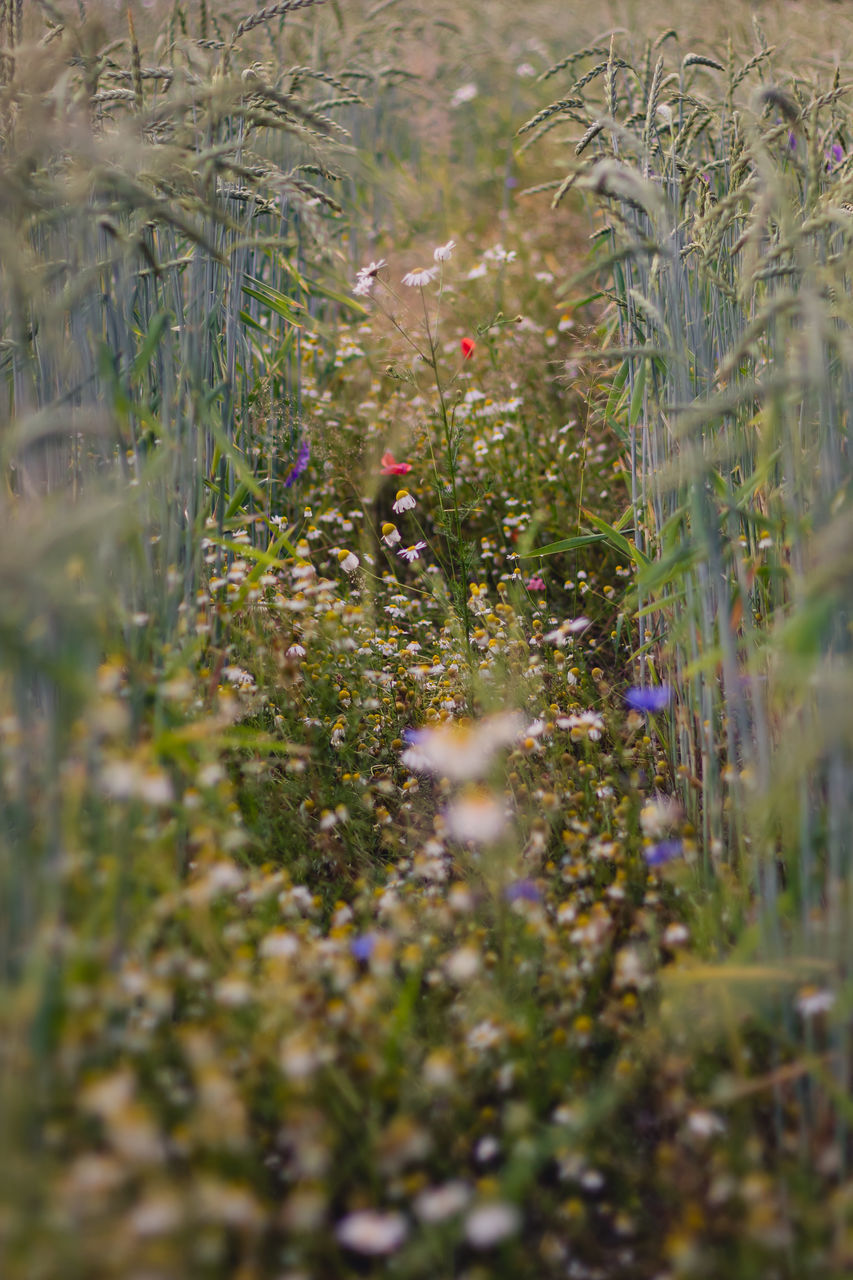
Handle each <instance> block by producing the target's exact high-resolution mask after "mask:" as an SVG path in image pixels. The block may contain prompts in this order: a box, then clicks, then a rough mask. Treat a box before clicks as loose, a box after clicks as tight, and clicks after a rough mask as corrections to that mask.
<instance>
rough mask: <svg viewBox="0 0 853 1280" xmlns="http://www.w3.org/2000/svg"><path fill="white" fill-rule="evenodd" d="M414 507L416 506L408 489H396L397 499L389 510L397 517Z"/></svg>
mask: <svg viewBox="0 0 853 1280" xmlns="http://www.w3.org/2000/svg"><path fill="white" fill-rule="evenodd" d="M414 506H416V503H415V500H414V498H413V497H412V495H411V494H410V493H409V491H408V489H398V490H397V497H396V498H395V500H394V502H393V504H392V506H391V510H392V511H394V512H396V514H397V515H398V516H399V515H401V514H402V513H403V512H404V511H411V510H412V508H413V507H414Z"/></svg>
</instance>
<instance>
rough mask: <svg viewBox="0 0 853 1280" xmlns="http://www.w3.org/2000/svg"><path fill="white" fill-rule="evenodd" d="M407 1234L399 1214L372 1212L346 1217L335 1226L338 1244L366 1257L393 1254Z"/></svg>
mask: <svg viewBox="0 0 853 1280" xmlns="http://www.w3.org/2000/svg"><path fill="white" fill-rule="evenodd" d="M407 1234H408V1227H407V1225H406V1219H405V1218H404V1217H403V1215H402V1214H401V1213H379V1212H378V1211H377V1210H376V1209H362V1210H361V1211H360V1212H359V1213H350V1214H347V1216H346V1217H345V1218H343V1219H341V1221H340V1222H339V1223H338V1225H337V1226H336V1227H335V1235H336V1236H337V1238H338V1243H339V1244H342V1245H343V1246H344V1248H345V1249H351V1250H352V1251H353V1253H363V1254H365V1255H366V1256H368V1257H381V1256H382V1255H383V1254H386V1253H393V1252H394V1251H395V1250H396V1249H399V1248H400V1245H401V1244H402V1243H403V1241H404V1240H405V1238H406V1236H407Z"/></svg>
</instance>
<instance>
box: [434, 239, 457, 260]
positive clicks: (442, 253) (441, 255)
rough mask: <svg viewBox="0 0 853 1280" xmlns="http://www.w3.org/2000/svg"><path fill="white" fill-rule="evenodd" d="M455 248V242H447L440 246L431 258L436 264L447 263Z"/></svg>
mask: <svg viewBox="0 0 853 1280" xmlns="http://www.w3.org/2000/svg"><path fill="white" fill-rule="evenodd" d="M455 248H456V241H455V240H448V242H447V244H440V245H439V246H438V248H437V249H436V250H435V252H434V253H433V255H432V256H433V258H434V260H435V261H436V262H447V260H448V259H449V258H450V255H451V254H452V253H453V250H454V249H455Z"/></svg>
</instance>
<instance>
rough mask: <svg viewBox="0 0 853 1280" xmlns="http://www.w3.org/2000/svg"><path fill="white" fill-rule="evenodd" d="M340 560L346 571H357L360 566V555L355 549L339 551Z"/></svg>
mask: <svg viewBox="0 0 853 1280" xmlns="http://www.w3.org/2000/svg"><path fill="white" fill-rule="evenodd" d="M338 561H339V562H340V566H341V568H342V569H343V571H344V573H355V571H356V569H357V568H358V556H357V555H356V554H355V552H354V551H346V550H344V551H339V552H338Z"/></svg>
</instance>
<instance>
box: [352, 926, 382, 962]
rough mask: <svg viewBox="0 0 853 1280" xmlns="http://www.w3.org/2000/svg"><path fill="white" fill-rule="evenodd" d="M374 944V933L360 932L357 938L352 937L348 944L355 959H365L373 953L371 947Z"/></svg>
mask: <svg viewBox="0 0 853 1280" xmlns="http://www.w3.org/2000/svg"><path fill="white" fill-rule="evenodd" d="M375 946H376V934H375V933H361V934H359V935H358V937H357V938H353V940H352V942H351V943H350V944H349V949H350V954H351V955H352V956H353V957H354V958H355V959H356V960H364V961H367V960H369V959H370V957H371V956H372V955H373V948H374V947H375Z"/></svg>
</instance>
